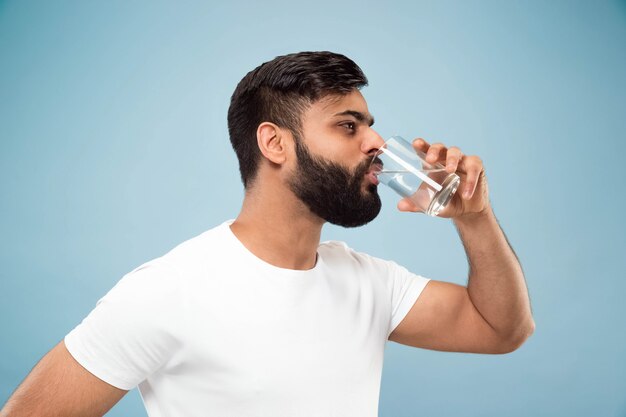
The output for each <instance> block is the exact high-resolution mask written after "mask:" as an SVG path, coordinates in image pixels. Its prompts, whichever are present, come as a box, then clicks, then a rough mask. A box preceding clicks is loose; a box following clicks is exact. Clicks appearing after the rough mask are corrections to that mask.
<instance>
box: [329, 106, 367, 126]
mask: <svg viewBox="0 0 626 417" xmlns="http://www.w3.org/2000/svg"><path fill="white" fill-rule="evenodd" d="M335 116H352V117H354V118H355V119H357V120H358V121H359V122H366V123H367V125H368V126H372V125H373V124H374V117H373V116H372V115H370V114H365V113H361V112H360V111H356V110H346V111H342V112H341V113H336V114H335Z"/></svg>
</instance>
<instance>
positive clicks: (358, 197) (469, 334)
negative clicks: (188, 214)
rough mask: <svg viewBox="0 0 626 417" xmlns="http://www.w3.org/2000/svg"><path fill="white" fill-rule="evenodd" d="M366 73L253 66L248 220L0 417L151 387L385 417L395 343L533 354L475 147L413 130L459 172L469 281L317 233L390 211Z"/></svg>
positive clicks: (123, 301)
mask: <svg viewBox="0 0 626 417" xmlns="http://www.w3.org/2000/svg"><path fill="white" fill-rule="evenodd" d="M366 83H367V80H366V78H365V76H364V75H363V73H362V72H361V70H360V68H359V67H358V66H357V65H356V64H355V63H354V62H352V61H351V60H350V59H348V58H346V57H345V56H343V55H339V54H334V53H329V52H305V53H299V54H292V55H286V56H281V57H277V58H276V59H274V60H272V61H270V62H267V63H265V64H263V65H261V66H260V67H258V68H256V69H255V70H253V71H251V72H250V73H248V74H247V75H246V76H245V77H244V78H243V79H242V80H241V82H240V83H239V85H238V86H237V88H236V90H235V92H234V94H233V96H232V101H231V105H230V109H229V112H228V127H229V132H230V138H231V141H232V144H233V148H234V149H235V152H236V153H237V157H238V158H239V165H240V172H241V177H242V180H243V183H244V187H245V190H246V193H245V198H244V201H243V207H242V210H241V213H240V214H239V216H238V217H237V218H236V219H235V220H234V221H226V222H224V223H223V224H221V225H219V226H217V227H215V228H213V229H211V230H209V231H207V232H205V233H203V234H201V235H199V236H197V237H195V238H193V239H190V240H189V241H186V242H184V243H182V244H181V245H179V246H178V247H176V248H174V249H173V250H172V251H170V252H169V253H167V254H165V255H164V256H162V257H160V258H157V259H154V260H152V261H150V262H147V263H146V264H144V265H142V266H140V267H139V268H137V269H135V270H134V271H132V272H130V273H129V274H127V275H126V276H125V277H124V278H123V279H122V280H121V281H120V282H119V283H118V284H117V285H116V286H115V287H114V288H113V289H112V290H111V291H110V292H109V293H108V294H107V295H106V296H105V297H103V298H102V299H101V300H100V301H99V302H98V304H97V306H96V308H95V309H94V310H93V311H92V312H91V313H90V314H89V316H88V317H87V318H85V320H84V321H83V322H82V323H81V324H80V325H78V326H77V327H76V328H75V329H74V330H72V331H71V332H70V333H69V334H68V335H67V336H66V337H65V339H64V341H62V342H60V343H59V344H58V345H57V346H56V347H55V348H53V349H52V350H51V351H50V352H49V353H48V354H47V355H46V356H44V358H43V359H42V360H41V361H40V362H39V363H38V364H37V365H36V366H35V368H34V369H33V370H32V372H31V373H30V374H29V376H28V377H27V378H26V380H25V381H24V382H23V383H22V384H21V385H20V386H19V387H18V389H17V390H16V392H15V393H14V394H13V396H12V397H11V398H10V399H9V401H8V402H7V404H6V406H5V408H4V410H3V411H2V412H1V413H0V415H1V416H18V415H19V416H35V415H37V416H45V415H55V416H56V415H63V416H99V415H102V414H104V413H105V412H106V411H107V410H108V409H109V408H110V407H112V406H113V405H114V404H115V403H116V402H117V401H118V400H119V399H120V398H121V397H122V396H123V395H124V394H125V393H126V392H127V390H130V389H132V388H133V387H135V386H139V389H140V392H141V395H142V397H143V400H144V403H145V405H146V408H147V410H148V414H149V415H151V416H220V417H225V416H246V417H251V416H272V417H281V416H284V417H287V416H289V417H292V416H324V417H328V416H342V417H348V416H354V417H366V416H375V415H376V414H377V408H378V397H379V388H380V378H381V372H382V363H383V351H384V346H385V343H386V341H387V340H392V341H395V342H398V343H403V344H406V345H410V346H415V347H421V348H426V349H435V350H442V351H458V352H477V353H507V352H511V351H513V350H515V349H516V348H517V347H519V346H520V345H521V344H522V343H523V342H524V341H525V340H526V339H527V338H528V336H529V335H530V334H531V333H532V332H533V329H534V322H533V319H532V315H531V310H530V303H529V299H528V294H527V289H526V285H525V282H524V277H523V274H522V270H521V267H520V265H519V263H518V261H517V259H516V257H515V254H514V253H513V251H512V249H511V248H510V247H509V245H508V243H507V240H506V238H505V236H504V234H503V232H502V231H501V229H500V228H499V226H498V224H497V221H496V218H495V216H494V214H493V212H492V210H491V207H490V204H489V198H488V192H487V181H486V178H485V174H484V171H483V166H482V163H481V161H480V159H479V158H477V157H472V156H465V155H463V154H462V153H461V151H460V150H459V149H458V148H455V147H451V148H447V147H445V146H444V145H443V144H434V145H429V144H428V143H426V142H425V141H424V140H421V139H418V140H416V141H414V146H415V148H416V149H421V150H423V151H426V152H427V155H428V160H430V161H436V160H438V161H441V162H443V163H445V165H446V168H447V169H448V170H449V171H450V172H455V171H456V172H457V173H458V174H459V175H460V176H461V185H460V189H459V192H458V193H457V195H456V196H455V197H454V200H453V201H452V203H451V204H452V205H451V207H450V208H447V209H446V211H445V212H444V213H443V215H444V216H446V217H451V218H452V219H453V221H454V222H455V225H456V226H457V228H458V230H459V234H460V237H461V239H462V240H463V244H464V245H465V248H466V251H467V255H468V258H469V263H470V279H469V283H468V287H467V288H466V287H462V286H459V285H455V284H451V283H445V282H440V281H435V280H428V279H426V278H423V277H421V276H419V275H415V274H413V273H411V272H409V271H407V270H406V269H405V268H403V267H401V266H399V265H397V264H396V263H394V262H392V261H385V260H381V259H377V258H374V257H372V256H369V255H366V254H363V253H358V252H355V251H353V250H352V249H350V248H349V247H348V246H347V245H346V244H344V243H342V242H324V243H321V244H320V234H321V230H322V226H323V225H324V223H325V222H331V223H333V224H337V225H341V226H345V227H356V226H361V225H364V224H366V223H368V222H369V221H371V220H372V219H374V218H375V217H376V215H377V214H378V212H379V210H380V207H381V203H380V199H379V197H378V194H377V186H376V183H377V181H376V179H375V177H373V176H372V175H371V173H369V172H368V167H369V164H370V162H371V160H372V158H373V156H374V154H375V152H376V151H377V149H378V148H379V147H380V146H381V144H382V143H383V141H382V139H381V137H380V136H379V135H378V134H377V133H376V132H375V131H374V130H373V129H372V124H373V118H372V116H371V115H370V113H369V111H368V108H367V104H366V102H365V100H364V99H363V96H362V95H361V93H360V91H359V89H360V88H361V87H362V86H364V85H366ZM398 208H399V209H400V210H403V211H415V207H414V206H412V205H411V203H409V202H408V201H402V202H401V203H400V204H399V206H398ZM418 297H419V298H418Z"/></svg>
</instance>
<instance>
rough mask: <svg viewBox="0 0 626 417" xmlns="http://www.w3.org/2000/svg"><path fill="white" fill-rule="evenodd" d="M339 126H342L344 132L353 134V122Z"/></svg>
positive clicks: (354, 128) (354, 126)
mask: <svg viewBox="0 0 626 417" xmlns="http://www.w3.org/2000/svg"><path fill="white" fill-rule="evenodd" d="M341 126H343V127H344V128H345V129H346V130H348V131H350V132H354V131H355V130H356V123H354V122H345V123H342V124H341Z"/></svg>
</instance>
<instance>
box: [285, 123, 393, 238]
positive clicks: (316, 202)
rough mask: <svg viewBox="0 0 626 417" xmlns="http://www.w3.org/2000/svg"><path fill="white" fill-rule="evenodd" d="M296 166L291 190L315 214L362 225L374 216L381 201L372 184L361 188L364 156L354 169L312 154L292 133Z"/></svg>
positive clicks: (367, 163) (366, 165)
mask: <svg viewBox="0 0 626 417" xmlns="http://www.w3.org/2000/svg"><path fill="white" fill-rule="evenodd" d="M294 139H295V144H296V156H297V158H298V167H297V170H296V173H295V174H294V176H293V177H292V178H291V180H290V181H289V186H290V188H291V190H292V191H293V192H294V194H295V195H296V196H297V197H298V198H299V199H300V200H301V201H302V202H303V203H304V204H305V205H306V206H307V207H308V208H309V209H310V210H311V211H312V212H313V213H314V214H316V215H317V216H319V217H321V218H322V219H324V220H326V221H327V222H329V223H332V224H335V225H337V226H343V227H358V226H363V225H364V224H367V223H369V222H371V221H372V220H374V219H375V218H376V216H378V213H379V212H380V209H381V206H382V203H381V201H380V196H379V195H378V192H377V186H376V185H375V184H369V185H368V187H367V189H366V191H365V193H364V192H363V191H361V188H362V186H363V185H362V184H363V180H364V178H363V177H364V175H365V173H366V172H367V171H368V169H369V166H370V160H369V159H366V160H364V161H363V163H362V164H360V165H359V166H358V167H357V168H356V169H355V172H354V173H350V172H349V171H348V170H347V169H345V168H344V167H342V166H341V165H339V164H336V163H334V162H330V161H327V160H324V159H321V158H318V157H315V156H313V155H311V153H310V152H309V150H308V149H307V148H306V146H305V145H304V144H303V143H302V140H301V139H300V138H299V137H296V135H294Z"/></svg>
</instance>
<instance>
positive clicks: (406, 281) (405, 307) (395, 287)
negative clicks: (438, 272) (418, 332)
mask: <svg viewBox="0 0 626 417" xmlns="http://www.w3.org/2000/svg"><path fill="white" fill-rule="evenodd" d="M389 270H390V277H391V321H390V323H389V332H388V333H387V338H389V335H391V333H392V332H393V331H394V329H395V328H396V327H397V326H398V324H400V322H401V321H402V319H404V317H406V315H407V314H408V312H409V311H410V310H411V307H413V305H414V304H415V302H416V301H417V299H418V298H419V296H420V294H421V293H422V291H423V290H424V288H426V284H428V282H429V281H430V279H429V278H425V277H423V276H421V275H417V274H414V273H412V272H410V271H409V270H407V269H406V268H405V267H403V266H400V265H398V264H397V263H395V262H391V261H389Z"/></svg>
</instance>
